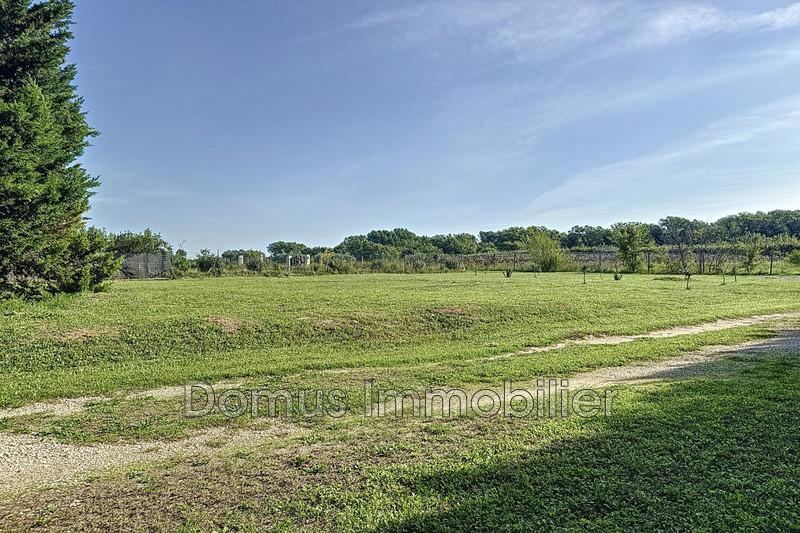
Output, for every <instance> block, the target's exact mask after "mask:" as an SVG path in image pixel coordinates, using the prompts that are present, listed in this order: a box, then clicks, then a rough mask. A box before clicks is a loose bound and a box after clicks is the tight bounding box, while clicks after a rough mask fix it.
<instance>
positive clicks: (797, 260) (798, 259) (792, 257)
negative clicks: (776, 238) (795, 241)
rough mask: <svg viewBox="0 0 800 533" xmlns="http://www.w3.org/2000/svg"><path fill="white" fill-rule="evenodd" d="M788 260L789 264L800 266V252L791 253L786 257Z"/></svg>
mask: <svg viewBox="0 0 800 533" xmlns="http://www.w3.org/2000/svg"><path fill="white" fill-rule="evenodd" d="M786 260H787V261H789V264H791V265H794V266H800V250H795V251H794V252H791V253H790V254H789V255H787V256H786Z"/></svg>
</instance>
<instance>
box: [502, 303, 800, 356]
mask: <svg viewBox="0 0 800 533" xmlns="http://www.w3.org/2000/svg"><path fill="white" fill-rule="evenodd" d="M789 318H800V312H793V313H778V314H774V315H754V316H748V317H744V318H723V319H721V320H717V321H716V322H705V323H703V324H695V325H693V326H675V327H671V328H664V329H657V330H655V331H651V332H649V333H644V334H641V335H604V336H599V337H596V336H593V335H590V336H588V337H584V338H582V339H575V340H568V341H563V342H559V343H557V344H551V345H549V346H536V347H533V348H529V349H527V350H522V351H519V352H512V353H505V354H502V355H495V356H493V357H488V358H487V359H488V360H494V359H503V358H506V357H514V356H517V355H529V354H532V353H539V352H549V351H551V350H559V349H561V348H564V347H566V346H570V345H582V344H623V343H626V342H633V341H636V340H639V339H666V338H668V337H677V336H679V335H693V334H697V333H706V332H708V331H721V330H723V329H730V328H738V327H742V326H753V325H755V324H765V323H767V322H772V321H775V320H784V319H789Z"/></svg>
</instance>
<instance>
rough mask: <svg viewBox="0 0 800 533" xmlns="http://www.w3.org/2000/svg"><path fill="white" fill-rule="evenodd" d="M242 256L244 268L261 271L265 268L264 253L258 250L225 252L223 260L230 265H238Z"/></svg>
mask: <svg viewBox="0 0 800 533" xmlns="http://www.w3.org/2000/svg"><path fill="white" fill-rule="evenodd" d="M239 256H242V261H243V266H244V267H245V268H246V269H247V270H253V271H256V270H260V269H261V267H262V266H263V259H264V252H260V251H258V250H225V251H224V252H222V259H223V261H224V262H225V263H226V264H228V265H238V264H239Z"/></svg>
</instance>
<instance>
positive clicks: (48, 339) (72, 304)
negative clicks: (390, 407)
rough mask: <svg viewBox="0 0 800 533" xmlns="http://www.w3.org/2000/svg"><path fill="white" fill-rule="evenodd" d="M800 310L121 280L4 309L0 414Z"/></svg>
mask: <svg viewBox="0 0 800 533" xmlns="http://www.w3.org/2000/svg"><path fill="white" fill-rule="evenodd" d="M796 309H800V283H795V282H790V281H776V280H771V279H757V278H752V279H747V278H741V279H740V281H739V282H737V283H733V282H729V283H728V284H727V285H724V286H723V285H721V284H720V279H719V278H718V277H712V276H708V277H702V276H698V277H695V279H693V280H692V289H691V290H688V291H687V290H685V288H684V285H683V282H682V281H681V280H679V279H678V280H677V281H676V280H671V279H670V278H666V279H665V278H659V277H654V276H644V275H638V276H637V275H626V276H624V277H623V279H622V280H619V281H615V280H613V278H612V277H611V276H610V275H599V274H598V275H590V276H589V279H588V283H587V284H586V285H584V284H582V276H581V275H580V274H541V275H539V276H534V275H533V274H530V273H516V274H514V275H513V276H512V277H511V278H504V277H502V276H500V275H499V274H498V273H490V274H483V273H479V274H478V275H475V274H474V273H462V274H440V275H436V274H434V275H369V276H357V275H353V276H319V277H299V278H221V279H213V278H211V279H203V280H185V281H184V280H178V281H151V282H118V283H115V284H114V285H113V286H112V288H111V290H110V291H109V292H107V293H98V294H93V295H78V296H67V297H61V298H56V299H53V300H51V301H48V302H44V303H40V304H33V305H31V304H23V303H19V302H11V303H5V304H0V314H2V316H0V407H10V406H16V405H23V404H25V403H29V402H32V401H37V400H46V399H51V398H58V397H70V396H82V395H93V394H107V393H110V392H113V391H116V390H120V389H125V390H137V389H147V388H151V387H156V386H160V385H169V384H180V383H182V382H183V381H184V380H186V379H204V380H208V381H218V380H229V379H234V378H242V377H244V378H258V377H263V376H266V377H270V378H272V379H275V378H281V377H283V376H286V375H291V374H295V373H298V372H300V371H305V370H313V369H317V370H318V369H332V368H352V367H365V368H376V367H388V368H398V367H403V366H407V365H415V364H420V363H424V362H434V361H435V362H455V361H458V360H466V359H475V358H482V357H486V356H491V355H496V354H501V353H504V352H512V351H516V350H519V349H521V348H524V347H526V346H543V345H549V344H552V343H555V342H557V341H559V340H562V339H568V338H576V337H581V336H585V335H590V334H593V335H601V334H611V333H619V334H632V333H644V332H646V331H649V330H653V329H657V328H662V327H667V326H673V325H680V324H694V323H698V322H704V321H710V320H714V319H717V318H723V317H738V316H747V315H753V314H759V313H776V312H781V311H790V310H796Z"/></svg>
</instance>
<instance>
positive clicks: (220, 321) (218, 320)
mask: <svg viewBox="0 0 800 533" xmlns="http://www.w3.org/2000/svg"><path fill="white" fill-rule="evenodd" d="M206 321H207V322H209V323H210V324H214V325H215V326H219V327H220V328H221V329H222V331H224V332H225V333H228V334H230V335H238V334H239V333H241V332H242V324H243V323H244V321H243V320H242V319H240V318H234V317H232V316H219V315H211V316H207V317H206Z"/></svg>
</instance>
